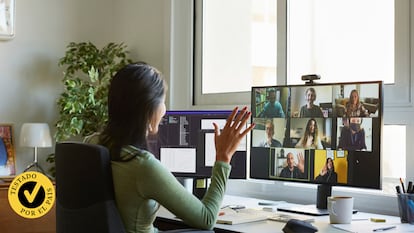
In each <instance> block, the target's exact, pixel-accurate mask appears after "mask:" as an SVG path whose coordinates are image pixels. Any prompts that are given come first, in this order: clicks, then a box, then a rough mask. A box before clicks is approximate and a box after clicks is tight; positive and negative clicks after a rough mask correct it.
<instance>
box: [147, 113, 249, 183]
mask: <svg viewBox="0 0 414 233" xmlns="http://www.w3.org/2000/svg"><path fill="white" fill-rule="evenodd" d="M230 114H231V111H227V110H223V111H222V110H202V111H200V110H194V111H167V113H166V114H165V116H164V117H163V119H162V121H161V123H160V126H159V130H158V134H157V135H153V136H149V140H148V141H149V145H148V146H149V150H150V151H151V152H152V153H153V154H154V155H155V156H156V157H157V158H158V159H159V160H160V161H161V163H162V164H164V165H165V166H166V167H167V168H168V169H169V170H170V171H171V172H172V173H173V174H174V175H175V176H177V177H193V178H208V177H211V171H212V167H213V165H214V162H215V158H216V153H215V144H214V126H213V122H215V123H217V124H218V125H219V127H220V128H222V127H223V126H224V125H225V123H226V120H227V118H228V116H229V115H230ZM246 156H247V140H243V141H242V143H241V144H240V146H239V148H238V150H237V151H236V153H235V155H234V156H233V159H232V161H231V163H230V164H231V165H232V170H231V173H230V178H233V179H245V178H246V174H247V172H246V166H247V165H246V161H247V158H246Z"/></svg>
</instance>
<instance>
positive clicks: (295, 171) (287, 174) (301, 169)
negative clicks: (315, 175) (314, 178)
mask: <svg viewBox="0 0 414 233" xmlns="http://www.w3.org/2000/svg"><path fill="white" fill-rule="evenodd" d="M297 158H298V164H297V165H296V164H295V158H294V155H293V153H292V152H289V153H288V154H287V157H286V163H287V166H286V167H284V168H283V169H282V171H281V172H280V175H279V176H280V177H284V178H296V179H306V178H307V176H306V174H305V158H304V157H303V154H302V153H301V152H299V153H298V155H297Z"/></svg>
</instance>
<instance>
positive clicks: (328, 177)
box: [315, 158, 338, 184]
mask: <svg viewBox="0 0 414 233" xmlns="http://www.w3.org/2000/svg"><path fill="white" fill-rule="evenodd" d="M315 181H316V182H320V183H330V184H336V183H337V182H338V174H337V173H336V172H335V166H334V163H333V160H332V158H327V159H326V163H325V165H324V166H323V168H322V170H321V172H320V173H319V175H318V176H317V177H316V178H315Z"/></svg>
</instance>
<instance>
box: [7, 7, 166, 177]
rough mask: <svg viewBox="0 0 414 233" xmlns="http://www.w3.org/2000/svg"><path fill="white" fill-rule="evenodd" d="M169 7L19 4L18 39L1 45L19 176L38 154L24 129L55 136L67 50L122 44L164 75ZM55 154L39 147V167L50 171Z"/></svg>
mask: <svg viewBox="0 0 414 233" xmlns="http://www.w3.org/2000/svg"><path fill="white" fill-rule="evenodd" d="M164 5H167V6H168V5H169V1H163V0H139V1H136V0H122V1H119V0H36V1H26V0H16V19H15V23H16V25H15V29H16V33H15V38H13V39H12V40H7V41H6V40H5V41H0V61H1V62H0V70H1V72H0V86H1V87H2V90H1V91H0V123H11V124H13V126H14V140H15V149H16V165H17V172H18V173H19V172H22V171H23V170H24V168H25V167H26V166H27V165H28V164H30V162H32V161H33V150H32V149H29V148H21V147H20V146H19V144H18V143H19V141H18V139H19V134H20V127H21V125H22V124H23V123H24V122H47V123H49V126H50V127H51V130H52V134H54V132H55V128H54V124H55V122H56V120H57V116H58V112H57V107H56V100H57V98H58V97H59V95H60V93H61V92H62V90H63V85H62V83H61V80H62V77H63V75H62V71H63V69H62V68H60V67H58V60H59V59H60V58H61V57H63V56H64V52H65V50H66V45H67V44H68V43H69V42H72V41H74V42H81V41H91V42H93V43H95V44H96V45H97V46H98V47H101V46H103V45H105V44H106V43H109V42H112V41H113V42H122V41H123V42H125V44H126V45H127V46H128V49H129V50H130V51H131V53H130V55H131V58H132V59H133V60H144V61H147V62H149V63H151V64H153V65H155V66H156V67H159V69H160V70H162V71H163V66H164V60H165V55H164V54H165V48H164V45H165V38H168V36H164V34H167V35H168V30H166V29H165V28H164V24H166V21H165V19H169V13H168V12H169V11H168V9H166V8H165V7H164ZM165 12H167V13H168V14H166V13H165ZM167 25H168V24H167ZM167 57H168V56H167ZM53 150H54V148H39V163H40V164H41V166H42V167H43V168H45V169H47V168H48V167H49V166H50V165H49V163H47V162H46V161H45V159H46V157H47V155H48V154H50V153H52V152H53Z"/></svg>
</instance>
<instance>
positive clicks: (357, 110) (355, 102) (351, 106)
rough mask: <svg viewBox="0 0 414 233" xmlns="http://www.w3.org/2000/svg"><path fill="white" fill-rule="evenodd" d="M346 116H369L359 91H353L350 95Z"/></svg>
mask: <svg viewBox="0 0 414 233" xmlns="http://www.w3.org/2000/svg"><path fill="white" fill-rule="evenodd" d="M346 116H347V117H367V116H369V113H368V110H366V109H365V107H364V105H363V104H362V103H361V102H360V101H359V94H358V91H357V90H355V89H354V90H352V91H351V93H350V94H349V101H348V102H347V103H346Z"/></svg>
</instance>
